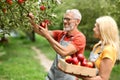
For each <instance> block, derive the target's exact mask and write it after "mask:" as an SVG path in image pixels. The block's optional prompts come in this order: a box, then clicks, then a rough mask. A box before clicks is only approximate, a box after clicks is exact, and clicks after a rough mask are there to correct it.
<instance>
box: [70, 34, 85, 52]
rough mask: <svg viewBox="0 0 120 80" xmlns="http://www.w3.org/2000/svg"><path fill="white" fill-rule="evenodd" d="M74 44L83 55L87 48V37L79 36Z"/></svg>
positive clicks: (74, 40)
mask: <svg viewBox="0 0 120 80" xmlns="http://www.w3.org/2000/svg"><path fill="white" fill-rule="evenodd" d="M72 44H73V45H74V46H75V47H76V49H77V51H80V52H81V53H83V52H84V49H85V46H86V38H85V36H84V35H79V36H77V37H75V38H74V39H73V41H72Z"/></svg>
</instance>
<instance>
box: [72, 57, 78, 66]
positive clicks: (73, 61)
mask: <svg viewBox="0 0 120 80" xmlns="http://www.w3.org/2000/svg"><path fill="white" fill-rule="evenodd" d="M72 64H75V65H78V64H79V60H78V58H77V57H76V56H74V57H73V59H72Z"/></svg>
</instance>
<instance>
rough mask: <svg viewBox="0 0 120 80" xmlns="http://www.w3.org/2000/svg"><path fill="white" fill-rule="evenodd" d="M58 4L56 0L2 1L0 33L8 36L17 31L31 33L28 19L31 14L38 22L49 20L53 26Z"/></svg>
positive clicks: (0, 3)
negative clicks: (30, 13) (55, 9)
mask: <svg viewBox="0 0 120 80" xmlns="http://www.w3.org/2000/svg"><path fill="white" fill-rule="evenodd" d="M57 4H58V3H57V2H56V0H39V2H38V0H0V29H1V30H2V31H1V32H0V33H1V34H6V33H7V34H8V33H9V32H10V31H11V30H15V29H19V30H24V31H31V30H32V28H31V25H30V24H29V21H28V17H27V14H28V13H29V12H32V13H33V14H34V15H35V17H36V22H38V23H39V22H41V21H43V20H45V19H47V20H49V21H50V23H51V24H50V25H53V24H54V22H53V20H54V19H55V16H54V15H55V13H54V8H55V7H56V6H57ZM43 7H44V8H43Z"/></svg>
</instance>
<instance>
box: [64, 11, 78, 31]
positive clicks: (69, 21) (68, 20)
mask: <svg viewBox="0 0 120 80" xmlns="http://www.w3.org/2000/svg"><path fill="white" fill-rule="evenodd" d="M75 23H76V19H75V18H74V17H73V13H67V14H65V15H64V18H63V25H64V28H63V30H65V31H71V30H73V29H74V27H75Z"/></svg>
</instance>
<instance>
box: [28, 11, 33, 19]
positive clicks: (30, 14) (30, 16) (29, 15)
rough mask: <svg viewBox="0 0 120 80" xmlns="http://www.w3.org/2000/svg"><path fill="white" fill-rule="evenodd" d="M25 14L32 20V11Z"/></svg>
mask: <svg viewBox="0 0 120 80" xmlns="http://www.w3.org/2000/svg"><path fill="white" fill-rule="evenodd" d="M27 16H28V17H29V18H30V19H32V20H33V19H34V15H33V13H31V12H30V13H28V15H27Z"/></svg>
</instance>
